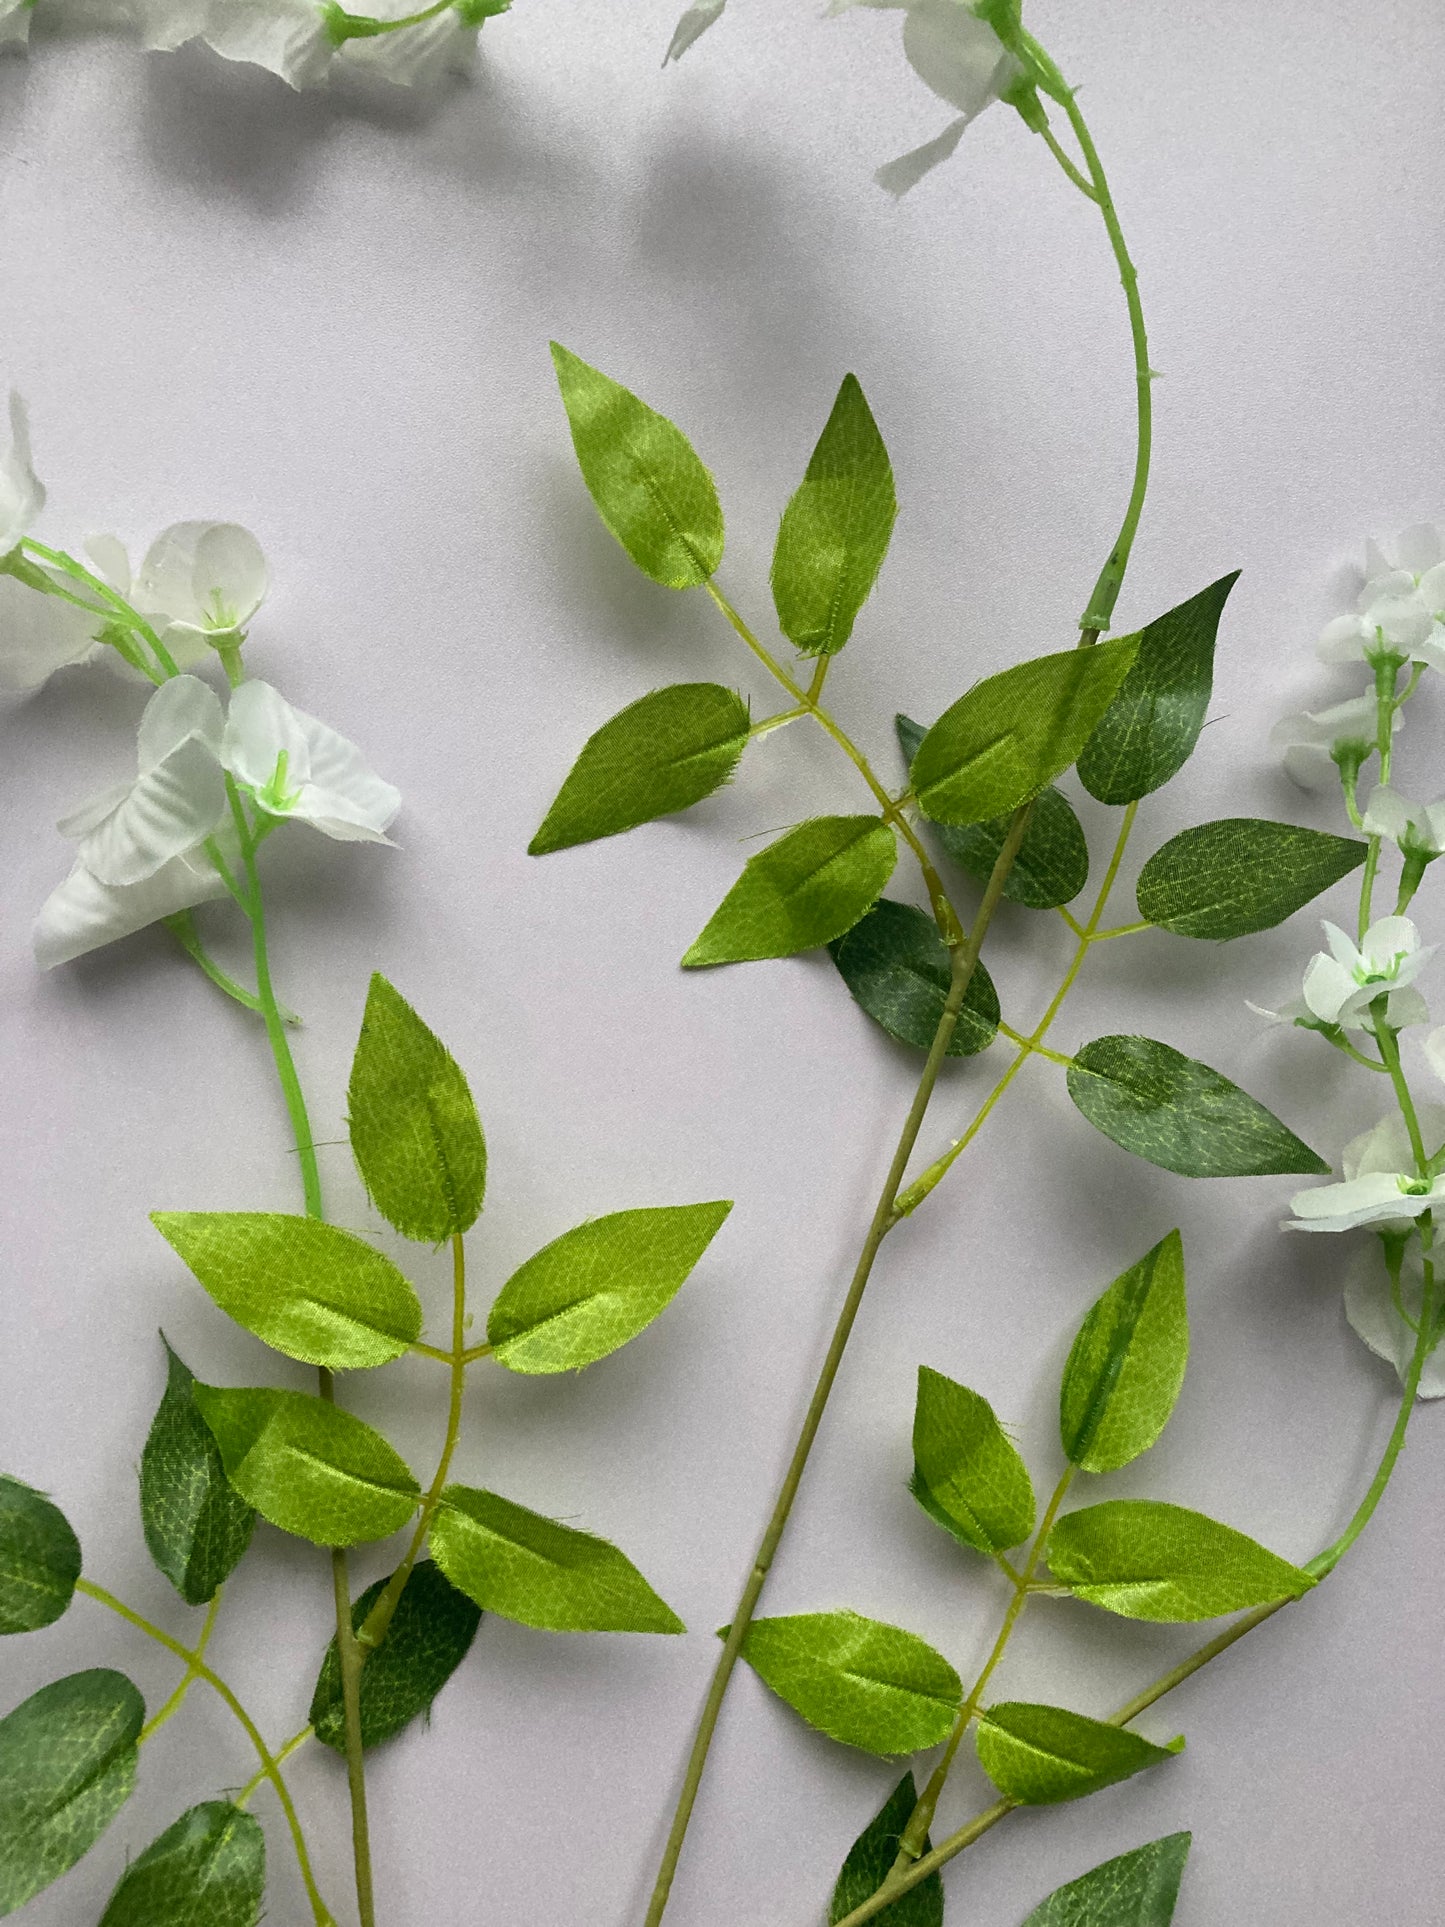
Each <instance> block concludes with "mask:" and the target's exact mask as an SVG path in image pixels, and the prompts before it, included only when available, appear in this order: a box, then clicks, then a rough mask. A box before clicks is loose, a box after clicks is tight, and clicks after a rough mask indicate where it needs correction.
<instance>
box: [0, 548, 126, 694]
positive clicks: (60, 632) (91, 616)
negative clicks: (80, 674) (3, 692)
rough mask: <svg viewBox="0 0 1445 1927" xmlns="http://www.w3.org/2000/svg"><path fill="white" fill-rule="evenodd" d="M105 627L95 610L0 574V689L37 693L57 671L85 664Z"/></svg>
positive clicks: (95, 648)
mask: <svg viewBox="0 0 1445 1927" xmlns="http://www.w3.org/2000/svg"><path fill="white" fill-rule="evenodd" d="M104 626H105V617H104V616H103V615H102V614H100V613H99V612H98V611H96V610H90V609H78V608H77V607H76V606H75V604H74V603H73V602H67V601H65V600H64V598H63V597H61V596H53V595H45V594H44V593H43V592H42V591H41V590H39V589H32V588H30V587H28V586H27V584H25V583H23V582H19V581H17V580H16V578H15V577H14V576H13V575H0V687H4V688H8V689H38V688H39V686H40V685H41V683H43V682H44V681H45V680H46V678H47V677H48V676H51V675H53V674H54V672H55V671H56V670H57V669H63V668H65V666H66V665H67V664H68V663H73V662H85V661H88V660H89V658H90V657H91V656H93V655H96V654H98V653H99V647H98V645H97V643H96V640H95V638H96V636H97V635H98V634H99V633H100V631H101V629H102V628H103V627H104Z"/></svg>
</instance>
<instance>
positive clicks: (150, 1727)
mask: <svg viewBox="0 0 1445 1927" xmlns="http://www.w3.org/2000/svg"><path fill="white" fill-rule="evenodd" d="M220 1610H221V1588H220V1587H219V1586H217V1588H216V1590H215V1592H214V1593H212V1595H211V1603H210V1604H209V1605H208V1606H207V1608H206V1618H205V1623H204V1624H203V1625H202V1627H201V1636H200V1638H199V1639H198V1640H197V1641H196V1644H195V1647H194V1649H193V1650H194V1652H195V1658H194V1659H192V1660H190V1661H189V1662H188V1664H187V1666H186V1670H185V1672H184V1673H183V1674H182V1676H181V1680H180V1684H179V1685H178V1686H177V1687H176V1690H175V1691H174V1692H173V1693H172V1694H171V1696H170V1698H169V1699H168V1700H167V1701H166V1702H165V1704H164V1705H163V1706H162V1707H161V1708H160V1710H159V1712H156V1713H153V1714H152V1715H151V1717H150V1718H149V1719H148V1720H147V1721H146V1723H145V1725H144V1726H143V1727H142V1728H141V1730H140V1740H139V1741H138V1744H139V1745H141V1746H144V1745H145V1743H146V1741H147V1740H149V1739H151V1738H153V1737H154V1736H155V1734H157V1733H159V1732H160V1730H161V1728H162V1727H163V1726H164V1725H165V1723H166V1721H167V1720H169V1719H173V1718H174V1717H175V1715H176V1714H177V1713H179V1712H180V1710H181V1708H182V1706H183V1705H184V1704H185V1700H186V1695H187V1693H189V1692H190V1690H191V1687H192V1685H193V1683H194V1682H195V1680H196V1677H197V1674H196V1664H197V1661H199V1660H203V1659H204V1658H205V1656H206V1648H207V1647H208V1646H209V1645H210V1643H211V1634H212V1632H213V1631H214V1630H215V1625H216V1614H217V1613H218V1612H219V1611H220Z"/></svg>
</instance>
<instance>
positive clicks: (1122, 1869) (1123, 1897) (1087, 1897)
mask: <svg viewBox="0 0 1445 1927" xmlns="http://www.w3.org/2000/svg"><path fill="white" fill-rule="evenodd" d="M1189 1842H1190V1835H1189V1834H1187V1833H1169V1834H1166V1835H1165V1836H1164V1838H1163V1839H1162V1840H1151V1841H1150V1843H1149V1845H1148V1846H1147V1847H1136V1848H1135V1849H1134V1851H1133V1852H1132V1853H1121V1854H1120V1855H1119V1856H1118V1858H1117V1859H1116V1860H1106V1861H1105V1862H1104V1863H1103V1865H1102V1866H1100V1867H1095V1868H1094V1869H1093V1870H1092V1872H1090V1873H1086V1874H1084V1875H1083V1877H1082V1878H1081V1879H1079V1880H1071V1881H1070V1882H1069V1884H1068V1885H1067V1886H1066V1887H1059V1888H1058V1889H1056V1891H1055V1892H1053V1893H1051V1894H1050V1895H1049V1897H1048V1899H1047V1900H1046V1901H1044V1903H1043V1905H1042V1906H1040V1907H1035V1909H1034V1911H1033V1912H1032V1913H1031V1914H1030V1915H1029V1917H1028V1919H1027V1920H1026V1921H1025V1922H1024V1927H1169V1923H1170V1922H1171V1921H1172V1920H1173V1918H1174V1906H1175V1903H1176V1901H1177V1900H1178V1898H1179V1882H1180V1880H1181V1879H1182V1878H1183V1875H1184V1863H1185V1861H1186V1860H1187V1859H1188V1858H1189Z"/></svg>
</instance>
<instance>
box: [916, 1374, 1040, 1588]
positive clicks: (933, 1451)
mask: <svg viewBox="0 0 1445 1927" xmlns="http://www.w3.org/2000/svg"><path fill="white" fill-rule="evenodd" d="M909 1489H910V1490H911V1492H912V1493H913V1496H914V1498H915V1499H917V1501H918V1503H919V1504H920V1505H921V1506H922V1507H923V1509H924V1511H925V1512H926V1513H927V1514H928V1515H929V1517H930V1518H932V1519H935V1520H937V1522H938V1524H939V1525H941V1526H942V1527H943V1529H944V1531H945V1532H951V1533H952V1534H953V1536H954V1538H955V1539H957V1540H958V1542H959V1544H960V1545H965V1546H972V1547H973V1548H974V1549H975V1550H976V1551H978V1552H984V1553H990V1554H992V1553H995V1552H1007V1551H1008V1549H1009V1547H1010V1546H1016V1545H1019V1544H1021V1543H1022V1542H1023V1541H1024V1540H1025V1539H1027V1538H1028V1536H1029V1534H1030V1533H1031V1532H1032V1531H1033V1529H1034V1488H1033V1482H1032V1480H1031V1479H1030V1478H1029V1473H1028V1467H1027V1466H1026V1465H1025V1464H1024V1462H1023V1460H1022V1459H1021V1458H1020V1457H1019V1453H1018V1448H1017V1447H1016V1446H1015V1445H1014V1443H1013V1441H1012V1440H1011V1439H1010V1438H1009V1436H1008V1434H1007V1433H1006V1432H1005V1431H1004V1429H1003V1427H1002V1426H1001V1425H1000V1424H999V1422H998V1420H997V1418H995V1416H994V1410H993V1407H992V1406H991V1405H990V1404H989V1402H988V1400H987V1399H986V1398H983V1397H981V1396H980V1395H979V1393H977V1392H971V1391H969V1390H968V1388H967V1387H966V1386H963V1385H958V1384H955V1383H954V1381H953V1380H952V1379H951V1378H945V1377H944V1375H943V1373H942V1372H935V1371H930V1369H929V1368H928V1366H927V1365H920V1366H919V1368H918V1403H917V1405H916V1406H915V1407H914V1412H913V1477H912V1479H911V1480H910V1481H909Z"/></svg>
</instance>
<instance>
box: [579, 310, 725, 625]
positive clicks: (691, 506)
mask: <svg viewBox="0 0 1445 1927" xmlns="http://www.w3.org/2000/svg"><path fill="white" fill-rule="evenodd" d="M552 362H553V365H554V367H555V368H556V370H557V381H558V385H559V386H560V387H561V390H562V401H563V404H564V406H565V407H566V410H567V419H568V421H569V422H570V423H571V425H572V445H573V447H574V448H575V449H576V450H577V464H578V467H579V468H580V469H581V470H582V479H583V481H584V482H586V484H587V487H588V489H589V490H590V491H591V495H592V500H593V501H594V502H595V503H596V504H597V513H598V514H599V515H600V516H601V517H602V520H603V521H604V522H605V523H606V524H607V526H608V528H609V529H611V531H612V533H613V534H614V535H615V536H616V537H617V540H618V541H619V542H620V543H621V544H622V546H623V548H624V549H626V551H627V553H628V554H629V555H630V556H631V557H632V559H633V561H634V562H635V563H636V564H637V566H638V568H639V569H641V570H642V572H643V573H644V575H650V576H651V577H652V579H653V581H654V582H660V583H661V584H662V585H663V587H664V588H667V589H694V588H696V587H697V586H698V585H699V584H700V583H703V582H706V581H707V579H708V577H709V576H710V575H711V574H712V573H713V571H714V570H715V569H716V568H717V565H718V563H719V562H721V560H722V552H723V518H722V509H721V507H720V506H719V504H718V499H717V489H716V488H715V487H714V485H713V479H712V477H711V475H709V474H708V472H707V470H706V469H705V468H704V467H703V465H702V463H701V462H700V461H699V460H698V458H697V455H696V454H695V452H694V450H693V447H692V444H691V442H689V441H688V439H687V437H686V436H685V435H684V434H683V433H682V431H681V429H679V428H675V427H674V426H673V424H672V423H671V422H670V421H669V420H668V419H667V417H666V416H665V415H659V414H658V413H657V412H656V411H655V410H654V409H651V408H649V407H648V406H647V404H646V403H645V402H642V401H639V400H638V399H637V397H636V395H634V394H632V393H631V392H630V391H629V390H628V389H626V388H623V387H622V386H621V385H620V383H618V382H615V381H612V380H611V379H610V378H609V377H608V376H606V375H604V374H603V373H602V372H601V370H600V369H597V368H592V367H589V366H588V364H587V363H586V362H585V361H580V360H579V359H578V358H577V356H576V355H574V354H572V353H570V352H569V350H568V349H566V348H563V347H561V346H560V345H559V344H558V343H557V342H555V341H554V342H553V343H552Z"/></svg>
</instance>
